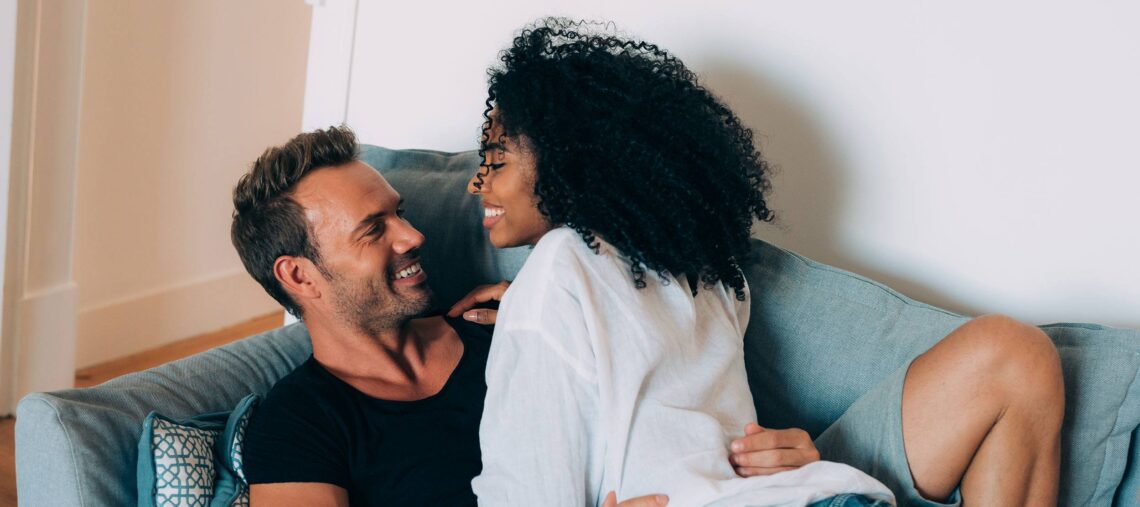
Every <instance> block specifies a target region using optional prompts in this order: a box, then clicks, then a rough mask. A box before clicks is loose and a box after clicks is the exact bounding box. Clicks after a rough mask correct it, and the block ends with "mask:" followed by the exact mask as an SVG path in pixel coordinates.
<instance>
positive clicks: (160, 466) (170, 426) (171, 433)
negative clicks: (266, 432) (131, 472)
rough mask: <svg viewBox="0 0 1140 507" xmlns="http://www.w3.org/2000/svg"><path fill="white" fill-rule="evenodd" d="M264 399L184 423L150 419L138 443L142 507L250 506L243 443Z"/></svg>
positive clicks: (245, 400)
mask: <svg viewBox="0 0 1140 507" xmlns="http://www.w3.org/2000/svg"><path fill="white" fill-rule="evenodd" d="M259 399H260V398H259V397H258V396H257V395H255V394H251V395H249V396H246V397H245V398H242V400H241V401H240V402H238V406H237V408H235V409H234V410H233V411H232V412H212V413H209V414H202V415H198V416H195V417H192V418H190V419H187V420H182V421H175V420H173V419H170V418H168V417H165V416H163V415H161V414H158V413H157V412H151V413H150V414H149V415H147V417H146V419H145V420H143V429H142V435H141V436H140V438H139V444H138V449H139V454H138V456H139V460H138V469H137V474H138V478H137V487H138V498H139V506H140V507H166V506H175V505H177V506H196V507H231V506H248V505H249V486H248V485H247V484H246V482H245V480H244V472H242V471H241V444H242V441H243V439H244V435H245V425H246V423H248V422H249V415H250V414H251V413H252V410H253V408H254V407H255V406H256V405H257V402H258V400H259Z"/></svg>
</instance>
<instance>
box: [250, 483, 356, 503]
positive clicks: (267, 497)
mask: <svg viewBox="0 0 1140 507" xmlns="http://www.w3.org/2000/svg"><path fill="white" fill-rule="evenodd" d="M249 505H250V507H278V506H279V507H305V506H316V507H348V492H347V491H345V490H344V488H342V487H340V486H334V485H332V484H324V483H321V482H282V483H273V484H253V485H251V486H250V487H249Z"/></svg>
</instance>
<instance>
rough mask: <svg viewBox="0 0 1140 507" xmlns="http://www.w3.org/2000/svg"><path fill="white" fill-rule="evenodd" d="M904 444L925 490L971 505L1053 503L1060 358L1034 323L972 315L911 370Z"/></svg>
mask: <svg viewBox="0 0 1140 507" xmlns="http://www.w3.org/2000/svg"><path fill="white" fill-rule="evenodd" d="M902 406H903V408H902V412H903V414H902V415H903V442H904V444H905V446H906V455H907V460H908V462H909V464H910V470H911V474H912V475H913V477H914V481H915V485H916V486H917V489H918V491H919V493H921V494H922V495H923V496H925V497H926V498H929V499H931V500H936V501H937V500H945V499H946V498H947V497H949V496H950V494H951V493H952V492H953V491H954V488H955V487H957V486H959V484H960V485H961V493H962V500H963V503H964V504H965V505H1017V506H1024V505H1034V506H1036V505H1056V504H1057V485H1058V480H1059V476H1060V464H1061V438H1060V435H1061V422H1062V420H1063V418H1064V411H1065V391H1064V381H1063V379H1062V376H1061V361H1060V356H1058V354H1057V350H1056V348H1055V347H1054V346H1053V342H1052V341H1051V340H1049V338H1048V337H1047V336H1045V334H1044V333H1042V332H1041V330H1039V329H1037V328H1036V327H1033V326H1029V325H1026V324H1022V323H1020V322H1018V321H1016V320H1013V319H1010V318H1008V317H1002V316H985V317H980V318H977V319H974V320H972V321H970V322H968V323H966V324H964V325H962V327H960V328H958V329H956V330H954V332H952V333H950V334H949V335H948V336H947V337H946V338H944V339H943V340H942V341H940V342H939V343H938V344H937V345H935V346H934V347H933V348H931V349H930V350H929V351H927V352H926V353H925V354H923V355H921V356H919V357H918V358H917V359H915V360H914V363H912V364H911V367H910V370H909V371H908V372H907V375H906V381H905V383H904V384H903V404H902Z"/></svg>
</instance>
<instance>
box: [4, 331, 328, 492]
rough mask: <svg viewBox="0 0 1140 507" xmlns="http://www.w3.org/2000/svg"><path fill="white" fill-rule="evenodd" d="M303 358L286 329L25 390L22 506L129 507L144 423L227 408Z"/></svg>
mask: <svg viewBox="0 0 1140 507" xmlns="http://www.w3.org/2000/svg"><path fill="white" fill-rule="evenodd" d="M311 353H312V347H311V344H310V342H309V334H308V332H307V331H306V330H305V328H304V327H303V326H302V325H301V324H292V325H290V326H286V327H283V328H279V329H275V330H273V331H269V332H266V333H262V334H259V335H255V336H251V337H249V338H246V339H243V340H240V341H237V342H234V343H231V344H229V345H226V346H223V347H218V348H216V349H212V350H209V351H206V352H203V353H200V354H196V355H194V356H191V357H188V358H185V359H182V360H179V361H175V362H173V363H169V364H165V365H162V366H159V367H157V368H152V369H150V370H146V371H143V372H139V373H134V374H130V375H124V376H122V377H119V378H117V379H114V380H111V381H109V382H106V383H104V384H101V385H98V386H95V387H91V388H88V389H68V390H63V391H56V392H51V393H33V394H30V395H28V396H26V397H24V399H22V400H20V404H19V406H18V408H17V417H16V489H17V494H18V495H19V498H20V504H21V505H31V506H36V505H53V506H54V505H134V504H136V503H137V502H138V499H137V491H136V485H135V483H136V481H135V470H136V462H137V459H138V456H137V453H138V451H137V443H138V439H139V436H140V435H141V430H142V427H141V424H142V421H143V419H144V418H145V417H146V415H147V414H148V413H150V412H151V411H157V412H159V413H161V414H163V415H166V416H168V417H171V418H175V419H183V418H188V417H191V416H193V415H196V414H200V413H204V412H215V411H220V410H229V409H232V408H233V407H234V405H236V404H237V402H238V401H239V400H240V399H241V398H242V397H244V396H245V395H247V394H250V393H258V394H265V393H266V392H268V391H269V388H270V387H272V386H273V384H274V383H275V382H277V380H278V379H280V378H281V377H284V376H285V375H286V374H288V373H289V372H290V371H292V370H293V369H294V368H296V366H297V365H298V364H300V363H301V362H302V361H304V360H305V359H306V358H307V357H308V356H309V354H311Z"/></svg>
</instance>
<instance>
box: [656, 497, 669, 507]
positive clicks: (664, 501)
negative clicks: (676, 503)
mask: <svg viewBox="0 0 1140 507" xmlns="http://www.w3.org/2000/svg"><path fill="white" fill-rule="evenodd" d="M668 503H669V497H667V496H665V495H657V505H666V504H668Z"/></svg>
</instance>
